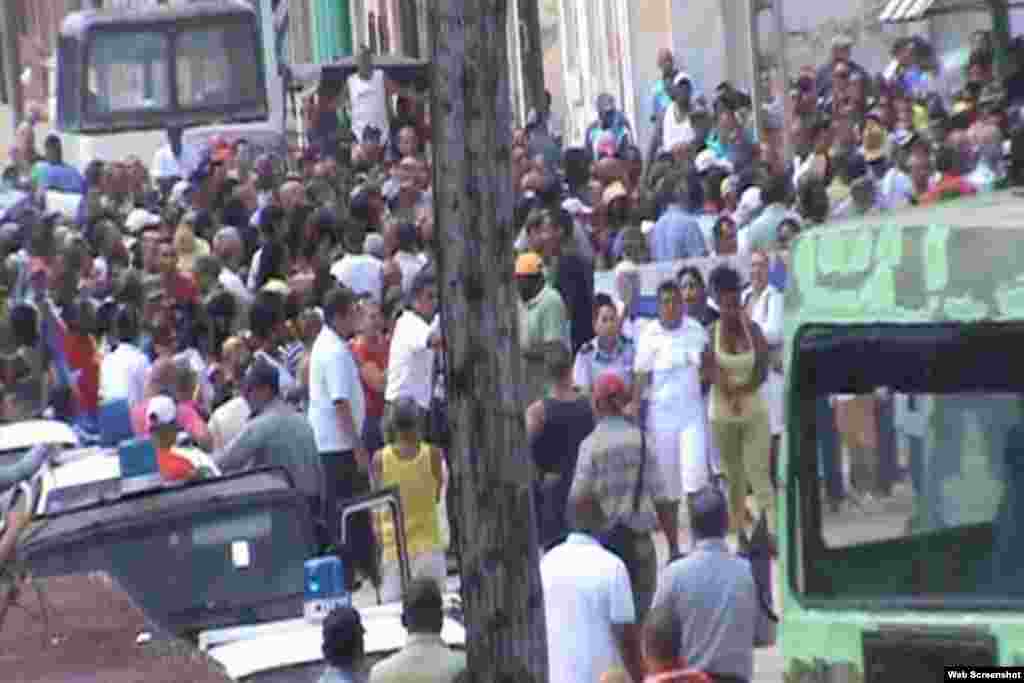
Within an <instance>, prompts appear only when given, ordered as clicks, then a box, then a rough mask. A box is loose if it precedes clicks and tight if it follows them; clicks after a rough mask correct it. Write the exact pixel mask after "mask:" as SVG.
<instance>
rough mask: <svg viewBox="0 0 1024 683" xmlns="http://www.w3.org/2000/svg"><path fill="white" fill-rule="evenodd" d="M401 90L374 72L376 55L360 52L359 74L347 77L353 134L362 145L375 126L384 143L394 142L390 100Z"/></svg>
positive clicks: (376, 70) (365, 51) (378, 72)
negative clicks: (370, 129)
mask: <svg viewBox="0 0 1024 683" xmlns="http://www.w3.org/2000/svg"><path fill="white" fill-rule="evenodd" d="M397 90H398V88H397V87H396V86H395V84H394V83H392V82H391V81H390V80H388V78H387V77H386V76H385V75H384V72H383V71H382V70H380V69H374V68H373V51H372V50H371V49H370V48H369V47H367V46H365V45H364V46H362V48H360V50H359V70H358V71H357V72H356V73H354V74H352V75H351V76H349V77H348V97H349V104H350V108H351V112H352V134H353V135H354V136H355V138H356V141H357V142H360V143H361V142H363V132H364V131H365V129H366V128H367V126H373V127H374V128H376V129H377V130H378V131H380V133H381V139H382V140H390V139H391V126H390V121H391V96H392V95H393V94H395V93H396V92H397Z"/></svg>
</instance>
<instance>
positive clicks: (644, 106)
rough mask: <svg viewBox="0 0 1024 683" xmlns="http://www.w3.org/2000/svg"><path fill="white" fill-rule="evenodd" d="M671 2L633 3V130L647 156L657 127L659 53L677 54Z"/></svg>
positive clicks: (631, 39)
mask: <svg viewBox="0 0 1024 683" xmlns="http://www.w3.org/2000/svg"><path fill="white" fill-rule="evenodd" d="M671 4H672V3H671V2H669V1H667V0H662V1H661V2H654V1H651V2H631V3H629V23H630V27H629V28H630V54H631V57H632V63H633V73H632V81H633V95H634V103H633V111H635V112H636V116H635V119H636V120H635V121H633V122H632V123H633V127H634V129H635V132H636V136H637V141H638V143H639V146H640V149H641V150H642V151H643V152H644V153H645V154H646V153H647V145H648V143H649V142H650V139H651V134H652V133H653V131H654V127H653V125H652V124H651V115H652V114H653V111H652V107H651V88H653V87H654V83H655V82H656V81H657V80H658V79H659V78H661V72H660V71H658V65H657V64H656V59H657V54H658V50H660V49H661V48H665V47H667V48H670V49H672V50H673V51H675V49H676V46H675V44H674V43H673V40H672V39H673V32H672V8H671Z"/></svg>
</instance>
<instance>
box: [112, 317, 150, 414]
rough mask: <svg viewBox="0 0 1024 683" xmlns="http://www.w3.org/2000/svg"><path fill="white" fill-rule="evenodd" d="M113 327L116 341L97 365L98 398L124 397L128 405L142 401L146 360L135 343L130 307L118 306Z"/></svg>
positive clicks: (135, 326) (136, 332)
mask: <svg viewBox="0 0 1024 683" xmlns="http://www.w3.org/2000/svg"><path fill="white" fill-rule="evenodd" d="M114 329H115V330H116V331H117V338H118V344H117V346H116V347H114V350H113V351H111V352H110V353H108V354H106V355H105V356H104V357H103V363H102V364H101V365H100V400H101V401H103V402H108V401H118V400H124V401H127V402H128V405H130V406H131V405H135V404H136V403H139V402H140V401H142V397H143V393H144V391H145V386H146V374H147V373H148V372H149V359H148V358H146V355H145V354H144V353H142V351H140V350H139V347H138V346H136V341H137V340H138V338H139V321H138V318H137V317H136V315H135V312H134V311H133V310H132V309H130V308H128V307H126V306H125V307H121V309H120V310H119V311H118V312H117V316H116V318H115V319H114Z"/></svg>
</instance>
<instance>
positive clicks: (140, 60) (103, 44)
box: [86, 31, 171, 114]
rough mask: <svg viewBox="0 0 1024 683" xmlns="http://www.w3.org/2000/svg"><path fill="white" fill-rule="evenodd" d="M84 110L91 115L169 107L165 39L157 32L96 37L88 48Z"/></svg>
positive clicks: (111, 33)
mask: <svg viewBox="0 0 1024 683" xmlns="http://www.w3.org/2000/svg"><path fill="white" fill-rule="evenodd" d="M91 51H92V55H91V58H90V60H89V73H88V88H89V95H88V97H87V103H86V106H87V109H88V112H89V113H91V114H97V113H116V112H119V111H136V110H146V109H165V108H167V107H168V106H169V105H170V101H171V99H170V96H171V92H170V87H169V85H168V82H167V78H168V73H169V71H168V61H169V59H170V57H169V55H170V46H169V41H168V39H167V37H166V36H165V35H164V34H162V33H157V32H141V33H129V32H126V31H125V32H121V31H119V32H110V33H99V34H97V35H96V36H95V37H94V39H93V42H92V45H91Z"/></svg>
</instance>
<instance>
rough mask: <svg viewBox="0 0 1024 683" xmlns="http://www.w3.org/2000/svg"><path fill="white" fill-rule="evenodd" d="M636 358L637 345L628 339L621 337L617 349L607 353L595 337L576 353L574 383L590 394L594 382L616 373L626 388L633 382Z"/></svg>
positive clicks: (573, 372) (573, 371) (573, 373)
mask: <svg viewBox="0 0 1024 683" xmlns="http://www.w3.org/2000/svg"><path fill="white" fill-rule="evenodd" d="M635 356H636V344H634V343H633V340H632V339H629V338H628V337H622V336H620V337H619V338H618V340H616V343H615V348H614V349H612V350H611V351H605V350H604V349H602V348H601V347H600V345H599V343H598V339H597V338H596V337H595V338H594V339H592V340H590V341H589V342H587V343H586V344H584V345H583V346H581V347H580V350H579V352H577V353H576V361H575V363H574V364H573V368H572V380H573V383H574V384H575V385H576V386H577V387H578V388H579V389H580V390H582V391H586V392H589V391H590V388H591V387H592V386H594V382H596V381H597V378H598V377H600V376H601V375H602V374H604V373H605V372H609V371H610V372H614V373H615V374H617V375H618V376H619V377H620V378H622V381H623V382H625V383H626V387H627V388H628V387H629V386H631V385H632V382H633V361H634V357H635Z"/></svg>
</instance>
